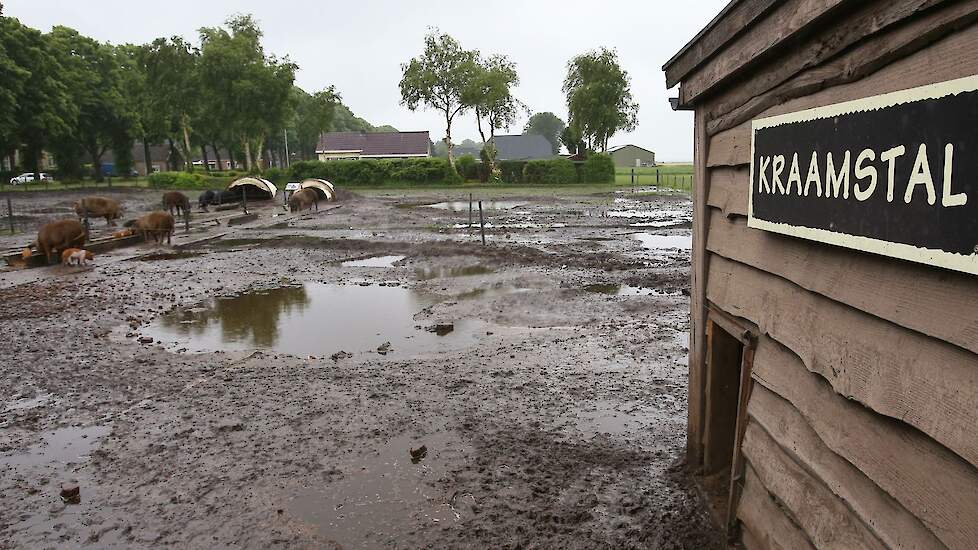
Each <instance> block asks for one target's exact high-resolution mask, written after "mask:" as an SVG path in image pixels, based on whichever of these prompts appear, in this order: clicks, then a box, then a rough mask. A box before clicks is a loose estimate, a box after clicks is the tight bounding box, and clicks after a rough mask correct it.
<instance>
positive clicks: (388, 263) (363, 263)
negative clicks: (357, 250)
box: [340, 256, 407, 267]
mask: <svg viewBox="0 0 978 550" xmlns="http://www.w3.org/2000/svg"><path fill="white" fill-rule="evenodd" d="M406 257H407V256H372V257H370V258H361V259H359V260H348V261H345V262H343V263H342V264H340V265H342V266H343V267H394V264H395V263H397V262H399V261H401V260H403V259H404V258H406Z"/></svg>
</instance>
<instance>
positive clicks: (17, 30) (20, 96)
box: [0, 17, 78, 175]
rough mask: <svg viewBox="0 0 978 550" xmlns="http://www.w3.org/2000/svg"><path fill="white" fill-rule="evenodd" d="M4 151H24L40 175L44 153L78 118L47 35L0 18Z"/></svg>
mask: <svg viewBox="0 0 978 550" xmlns="http://www.w3.org/2000/svg"><path fill="white" fill-rule="evenodd" d="M0 47H2V48H3V51H4V54H5V55H4V56H3V57H5V58H6V59H5V60H4V61H0V72H2V74H0V105H2V108H0V111H2V114H0V147H2V150H3V151H4V152H7V153H9V152H10V151H12V150H13V149H15V148H22V151H23V152H24V157H25V159H24V166H25V167H26V168H29V169H30V170H31V171H32V172H34V173H35V175H36V174H37V173H38V172H39V170H40V167H39V165H38V164H39V160H40V158H41V152H42V150H43V149H44V148H45V147H47V146H49V145H50V144H51V143H52V141H53V140H55V139H57V138H59V137H60V136H65V135H67V134H68V133H69V132H70V131H71V128H72V126H73V125H74V124H75V121H76V119H77V117H78V107H77V105H76V104H75V103H74V102H73V101H72V98H71V96H70V95H69V93H68V92H69V88H68V84H67V82H69V79H68V78H67V77H68V75H67V74H66V72H65V71H64V70H63V68H62V63H61V58H60V55H59V53H58V52H57V51H56V50H55V49H54V48H53V47H52V44H51V40H50V38H49V37H48V36H46V35H43V34H41V32H40V31H38V30H36V29H32V28H30V27H27V26H24V25H22V24H21V23H20V22H19V21H18V20H16V19H13V18H10V17H0Z"/></svg>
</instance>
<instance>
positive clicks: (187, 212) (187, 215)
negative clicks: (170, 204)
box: [183, 208, 190, 233]
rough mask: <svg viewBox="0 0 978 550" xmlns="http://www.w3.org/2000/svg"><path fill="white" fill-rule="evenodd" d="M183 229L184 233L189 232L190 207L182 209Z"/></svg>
mask: <svg viewBox="0 0 978 550" xmlns="http://www.w3.org/2000/svg"><path fill="white" fill-rule="evenodd" d="M183 230H184V231H185V232H186V233H190V209H189V208H188V209H186V210H184V211H183Z"/></svg>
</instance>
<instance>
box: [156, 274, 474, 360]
mask: <svg viewBox="0 0 978 550" xmlns="http://www.w3.org/2000/svg"><path fill="white" fill-rule="evenodd" d="M436 302H437V299H436V298H434V297H431V296H427V295H424V294H421V293H418V292H415V291H413V290H411V289H407V288H403V287H393V286H379V285H371V286H357V285H329V284H324V283H306V284H303V285H298V286H286V287H279V288H272V289H263V290H252V291H248V292H244V293H242V294H238V295H236V296H228V297H219V298H215V299H213V300H211V301H210V303H208V304H205V306H204V307H197V308H191V309H186V310H181V311H176V312H173V313H170V314H167V315H164V316H163V317H161V318H160V319H159V320H157V321H156V322H154V323H153V324H151V325H149V326H148V327H147V328H146V329H145V330H144V331H143V333H144V334H146V335H148V336H151V337H153V338H155V339H157V340H161V341H163V342H175V345H177V346H182V347H185V348H187V349H188V350H189V351H193V352H202V351H209V350H246V349H268V350H272V351H276V352H281V353H290V354H294V355H318V356H322V355H331V354H333V353H336V352H339V351H341V350H342V351H346V352H348V353H361V352H373V353H381V352H383V354H385V355H405V354H406V355H410V354H415V353H422V352H427V351H432V350H435V349H439V350H442V349H446V348H451V347H463V346H465V345H468V344H470V343H472V342H474V341H475V339H476V336H477V334H478V333H479V329H480V328H481V329H484V324H483V323H481V322H480V321H477V320H474V319H464V320H461V321H456V322H455V323H454V325H453V329H452V330H451V331H450V332H448V333H445V331H444V330H440V331H437V332H436V331H435V330H434V329H433V328H431V327H425V326H421V324H420V322H418V321H415V319H414V316H415V315H416V314H417V313H419V312H420V311H421V310H422V309H424V308H426V307H428V306H431V305H433V304H434V303H436ZM429 329H431V330H430V331H429ZM483 332H484V330H483ZM439 333H441V334H443V335H439ZM387 343H389V344H390V345H389V346H385V344H387Z"/></svg>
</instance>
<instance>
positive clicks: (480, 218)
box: [479, 201, 486, 246]
mask: <svg viewBox="0 0 978 550" xmlns="http://www.w3.org/2000/svg"><path fill="white" fill-rule="evenodd" d="M479 230H480V231H481V232H482V246H486V224H485V222H484V221H483V220H482V201H479Z"/></svg>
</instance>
